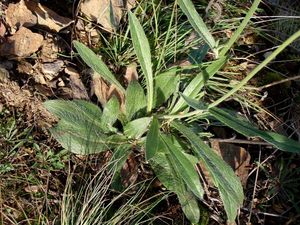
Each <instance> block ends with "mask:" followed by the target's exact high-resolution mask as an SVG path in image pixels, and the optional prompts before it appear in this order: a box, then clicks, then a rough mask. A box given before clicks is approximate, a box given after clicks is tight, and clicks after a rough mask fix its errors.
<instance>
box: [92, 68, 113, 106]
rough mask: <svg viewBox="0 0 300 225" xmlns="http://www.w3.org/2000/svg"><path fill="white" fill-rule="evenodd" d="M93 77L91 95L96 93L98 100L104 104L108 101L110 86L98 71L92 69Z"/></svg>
mask: <svg viewBox="0 0 300 225" xmlns="http://www.w3.org/2000/svg"><path fill="white" fill-rule="evenodd" d="M91 77H92V82H91V95H94V94H95V95H96V96H97V98H98V101H99V102H100V103H101V105H102V106H104V105H105V104H106V102H107V98H108V90H109V86H108V85H107V84H106V82H105V81H104V80H103V79H102V78H101V77H100V76H99V75H97V74H96V72H94V71H92V74H91Z"/></svg>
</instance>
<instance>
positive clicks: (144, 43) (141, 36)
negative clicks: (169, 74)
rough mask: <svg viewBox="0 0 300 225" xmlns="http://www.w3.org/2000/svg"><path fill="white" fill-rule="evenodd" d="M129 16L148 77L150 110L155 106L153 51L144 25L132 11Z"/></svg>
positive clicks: (131, 32)
mask: <svg viewBox="0 0 300 225" xmlns="http://www.w3.org/2000/svg"><path fill="white" fill-rule="evenodd" d="M128 16H129V29H130V34H131V38H132V43H133V47H134V50H135V54H136V56H137V58H138V60H139V63H140V64H141V68H142V71H143V74H144V75H145V79H146V86H147V111H148V112H150V111H151V110H152V107H153V96H154V91H153V89H154V88H153V72H152V62H151V51H150V46H149V42H148V39H147V37H146V35H145V32H144V30H143V27H142V25H141V24H140V22H139V21H138V19H137V18H136V16H135V15H134V14H133V13H132V12H129V13H128Z"/></svg>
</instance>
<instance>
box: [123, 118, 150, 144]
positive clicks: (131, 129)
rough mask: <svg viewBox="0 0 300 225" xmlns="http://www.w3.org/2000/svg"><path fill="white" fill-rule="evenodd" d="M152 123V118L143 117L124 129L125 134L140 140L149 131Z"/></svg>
mask: <svg viewBox="0 0 300 225" xmlns="http://www.w3.org/2000/svg"><path fill="white" fill-rule="evenodd" d="M150 122H151V117H142V118H139V119H136V120H133V121H131V122H129V123H128V124H126V126H125V127H124V134H125V135H126V136H127V137H128V138H135V139H137V138H140V137H141V136H142V135H143V134H144V133H145V132H146V131H147V129H148V126H149V124H150Z"/></svg>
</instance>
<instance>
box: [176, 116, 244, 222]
mask: <svg viewBox="0 0 300 225" xmlns="http://www.w3.org/2000/svg"><path fill="white" fill-rule="evenodd" d="M172 126H173V127H174V128H175V129H177V130H178V131H179V132H180V133H182V134H183V136H185V137H186V138H187V139H188V140H189V142H190V143H191V145H192V149H193V153H194V154H195V155H196V156H197V157H198V159H200V160H202V162H203V164H204V165H205V167H206V169H207V170H208V171H209V173H210V175H211V176H212V180H213V182H214V184H215V185H216V187H217V188H218V189H219V192H220V196H221V199H222V201H223V203H224V207H225V211H226V214H227V217H228V220H229V222H233V221H234V220H235V218H236V215H237V210H238V209H239V207H240V206H241V205H242V203H243V199H244V194H243V188H242V185H241V182H240V180H239V178H238V177H237V176H236V175H235V174H234V172H233V170H232V168H231V167H230V166H229V165H228V164H226V163H225V162H224V161H223V159H222V158H221V157H220V156H219V155H217V154H216V153H215V152H214V151H213V149H211V148H209V147H208V146H207V145H206V144H205V143H204V142H203V141H202V140H201V139H200V138H199V137H198V136H197V135H196V134H195V133H194V132H193V131H191V130H190V129H189V128H187V127H186V126H184V125H182V124H180V123H177V122H174V121H173V122H172Z"/></svg>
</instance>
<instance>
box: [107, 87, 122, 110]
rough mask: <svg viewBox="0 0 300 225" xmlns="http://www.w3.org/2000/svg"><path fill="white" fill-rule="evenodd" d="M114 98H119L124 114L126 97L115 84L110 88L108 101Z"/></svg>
mask: <svg viewBox="0 0 300 225" xmlns="http://www.w3.org/2000/svg"><path fill="white" fill-rule="evenodd" d="M112 96H116V97H117V99H118V100H119V102H120V109H121V111H122V112H124V111H125V96H124V94H123V93H122V92H121V91H120V90H119V89H118V88H117V87H116V86H115V85H114V84H112V85H110V87H109V90H108V96H107V101H108V100H109V99H110V98H111V97H112Z"/></svg>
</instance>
